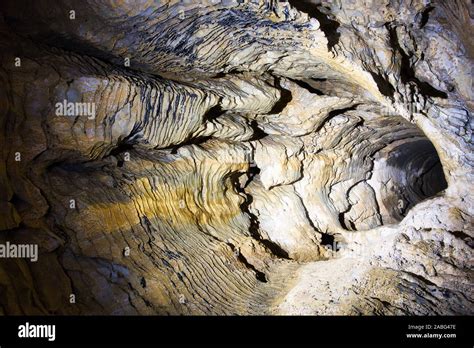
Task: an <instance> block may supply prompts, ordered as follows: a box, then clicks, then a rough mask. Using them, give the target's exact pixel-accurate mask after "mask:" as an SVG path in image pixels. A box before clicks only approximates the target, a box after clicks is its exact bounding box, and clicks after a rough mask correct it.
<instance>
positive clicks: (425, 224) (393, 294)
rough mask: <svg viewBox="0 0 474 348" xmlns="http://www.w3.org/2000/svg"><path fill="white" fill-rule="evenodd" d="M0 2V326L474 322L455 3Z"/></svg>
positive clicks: (472, 206) (473, 96)
mask: <svg viewBox="0 0 474 348" xmlns="http://www.w3.org/2000/svg"><path fill="white" fill-rule="evenodd" d="M0 6H1V19H0V31H1V36H0V38H1V39H0V59H1V66H2V69H1V70H0V79H1V80H0V81H1V85H2V88H1V89H0V105H1V110H0V111H1V117H0V143H1V149H2V151H1V156H0V192H1V199H2V201H1V218H0V238H1V242H2V243H5V242H6V241H9V242H10V243H35V244H37V245H39V258H38V261H37V262H31V261H30V260H25V259H18V258H8V259H2V260H1V261H0V293H1V296H0V305H1V307H0V309H1V311H2V312H3V313H4V314H198V315H209V314H240V315H245V314H322V315H327V314H344V315H345V314H350V315H354V314H381V315H391V314H417V315H421V314H443V315H447V314H474V304H473V301H474V293H473V252H472V251H473V249H472V248H473V233H474V228H473V215H474V202H473V192H474V172H473V167H474V162H473V161H474V154H473V133H472V130H473V125H474V122H473V119H472V112H473V109H474V101H473V100H474V92H473V82H472V81H473V80H472V79H473V71H474V66H473V55H474V46H473V41H472V37H473V35H474V31H473V14H474V9H473V7H472V5H471V4H470V2H469V1H461V0H456V1H454V0H453V1H442V0H436V1H435V0H433V1H430V0H426V1H425V0H413V1H394V0H380V1H375V0H374V1H369V0H338V1H318V0H312V1H309V0H301V1H300V0H295V1H290V3H288V2H278V1H274V0H265V1H264V0H260V1H258V0H215V1H211V0H209V1H205V0H201V1H146V0H143V1H92V0H86V1H72V0H62V1H59V2H55V5H54V6H52V5H51V3H50V2H49V1H18V0H15V1H2V3H1V5H0ZM71 295H73V296H71Z"/></svg>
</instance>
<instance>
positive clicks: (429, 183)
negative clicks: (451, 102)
mask: <svg viewBox="0 0 474 348" xmlns="http://www.w3.org/2000/svg"><path fill="white" fill-rule="evenodd" d="M374 182H378V183H377V184H375V186H377V188H378V190H377V189H376V190H375V191H376V193H377V196H378V197H377V201H378V203H379V206H380V212H381V216H382V222H383V224H387V223H397V222H400V221H401V220H402V219H403V218H404V217H405V216H406V215H407V213H408V211H409V210H410V209H411V208H413V207H414V206H415V205H416V204H417V203H419V202H421V201H423V200H425V199H428V198H430V197H433V196H435V195H437V194H439V193H440V192H442V191H443V190H445V189H446V188H447V182H446V178H445V176H444V172H443V167H442V164H441V160H440V158H439V156H438V153H437V152H436V149H435V147H434V146H433V144H432V143H431V141H430V140H429V139H428V138H426V137H421V138H413V139H408V140H404V141H399V142H395V143H393V144H390V145H389V146H387V147H386V148H384V149H383V150H382V151H381V153H379V156H378V158H376V159H375V161H374V170H373V177H372V184H373V183H374Z"/></svg>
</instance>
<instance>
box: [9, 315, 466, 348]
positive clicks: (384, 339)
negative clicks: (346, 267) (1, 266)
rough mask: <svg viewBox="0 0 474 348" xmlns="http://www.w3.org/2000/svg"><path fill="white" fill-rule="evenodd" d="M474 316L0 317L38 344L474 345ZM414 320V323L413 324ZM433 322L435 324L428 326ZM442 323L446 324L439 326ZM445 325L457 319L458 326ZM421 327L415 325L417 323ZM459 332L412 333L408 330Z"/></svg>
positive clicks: (13, 334) (12, 341)
mask: <svg viewBox="0 0 474 348" xmlns="http://www.w3.org/2000/svg"><path fill="white" fill-rule="evenodd" d="M472 318H473V317H468V316H465V317H460V316H456V317H454V316H450V317H309V316H308V317H283V316H274V317H263V316H261V317H215V316H211V317H184V316H181V317H162V316H142V317H139V316H127V317H126V316H108V317H106V316H98V317H96V316H82V317H58V316H55V317H53V316H49V317H33V316H29V317H21V316H13V317H0V346H1V347H2V348H8V347H10V346H11V345H16V344H21V345H22V346H23V345H28V344H32V345H35V346H38V344H41V345H46V346H49V345H51V346H54V345H58V344H61V345H64V344H89V345H90V344H101V345H104V344H115V345H119V344H120V345H124V344H125V345H130V346H138V345H143V344H155V345H156V344H160V345H169V346H173V345H174V346H175V345H178V344H188V345H189V344H190V345H196V344H206V345H209V344H220V345H222V344H226V343H227V344H228V343H238V344H259V345H261V344H269V343H278V344H280V345H281V344H283V345H287V346H288V347H294V346H295V345H306V344H311V345H312V346H314V344H315V343H319V344H326V345H336V344H339V345H340V344H347V345H354V344H364V345H367V344H375V345H381V344H395V345H399V344H410V345H416V346H430V347H433V346H449V347H455V346H460V345H462V346H467V347H473V342H474V340H473V335H472V331H473V327H474V326H473V320H472ZM26 322H28V323H29V324H36V325H45V324H47V325H49V324H54V325H56V328H55V333H56V336H55V340H54V341H53V342H50V341H48V339H47V338H20V337H18V331H19V326H20V325H24V324H25V323H26ZM409 325H412V328H411V329H409ZM427 325H430V327H429V328H428V327H427ZM439 325H441V327H439ZM445 325H455V328H453V327H451V326H449V328H447V327H446V326H445ZM416 326H418V327H417V328H413V327H416ZM453 333H454V334H456V337H455V338H454V337H449V338H446V337H442V338H434V337H422V338H408V337H407V334H422V335H425V334H450V335H451V334H453Z"/></svg>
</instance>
